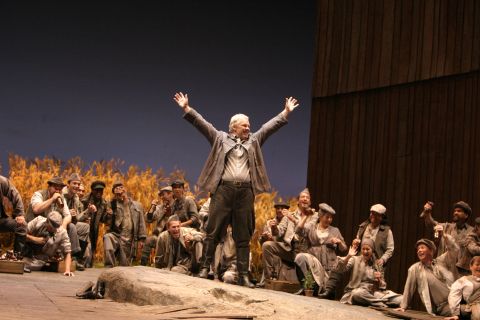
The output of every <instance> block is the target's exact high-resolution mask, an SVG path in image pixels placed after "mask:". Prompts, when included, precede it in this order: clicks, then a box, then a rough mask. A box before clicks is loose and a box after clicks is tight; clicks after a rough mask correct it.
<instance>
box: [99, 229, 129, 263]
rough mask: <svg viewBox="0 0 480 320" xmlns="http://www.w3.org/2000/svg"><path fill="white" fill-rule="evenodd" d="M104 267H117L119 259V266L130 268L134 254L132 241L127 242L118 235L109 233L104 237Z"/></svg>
mask: <svg viewBox="0 0 480 320" xmlns="http://www.w3.org/2000/svg"><path fill="white" fill-rule="evenodd" d="M103 248H104V253H103V257H104V260H105V261H104V265H105V267H113V266H115V261H116V258H117V257H118V265H120V266H129V265H130V259H131V254H132V241H131V240H129V241H125V240H123V239H122V238H121V237H119V236H118V235H117V234H115V233H112V232H109V233H106V234H105V235H104V236H103Z"/></svg>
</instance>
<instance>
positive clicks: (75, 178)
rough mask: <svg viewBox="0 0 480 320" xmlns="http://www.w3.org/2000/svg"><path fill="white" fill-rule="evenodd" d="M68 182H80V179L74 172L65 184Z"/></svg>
mask: <svg viewBox="0 0 480 320" xmlns="http://www.w3.org/2000/svg"><path fill="white" fill-rule="evenodd" d="M70 181H82V178H81V177H80V175H79V174H78V173H76V172H74V173H72V174H71V175H70V176H69V177H68V180H67V182H68V183H70Z"/></svg>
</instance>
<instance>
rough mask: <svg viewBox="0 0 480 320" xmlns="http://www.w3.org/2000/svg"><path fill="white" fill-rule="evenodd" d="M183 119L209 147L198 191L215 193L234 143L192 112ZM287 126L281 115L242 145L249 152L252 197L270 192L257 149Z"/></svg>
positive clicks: (225, 134) (261, 159)
mask: <svg viewBox="0 0 480 320" xmlns="http://www.w3.org/2000/svg"><path fill="white" fill-rule="evenodd" d="M184 118H185V120H187V121H188V122H190V123H191V124H192V125H193V126H194V127H195V128H197V129H198V130H199V131H200V132H201V133H202V134H203V135H204V136H205V137H206V138H207V139H208V141H209V142H210V144H211V145H212V149H211V150H210V154H209V156H208V159H207V161H206V162H205V165H204V167H203V170H202V173H201V174H200V177H199V178H198V182H197V184H198V186H199V187H200V189H201V190H204V191H208V192H211V193H214V192H215V190H216V189H217V186H218V184H219V183H220V180H221V178H222V174H223V171H224V169H225V157H226V155H227V154H228V152H229V151H230V150H231V149H232V148H233V147H235V142H234V141H233V140H231V139H229V138H228V133H227V132H224V131H219V130H217V129H215V127H214V126H213V125H212V124H211V123H209V122H208V121H207V120H205V119H204V118H203V117H202V116H201V115H200V114H199V113H198V112H197V111H195V110H194V109H193V108H191V110H190V111H189V112H187V113H185V115H184ZM287 122H288V121H287V119H286V118H285V117H284V116H283V115H282V114H281V113H280V114H279V115H277V116H276V117H274V118H273V119H271V120H270V121H268V122H266V123H265V124H263V126H262V127H261V128H260V129H259V130H258V131H257V132H255V133H253V134H251V135H250V137H249V138H248V140H247V141H246V142H245V143H243V146H244V147H245V148H246V149H247V152H248V163H249V165H250V179H251V182H252V188H253V192H254V194H259V193H262V192H267V191H268V190H269V189H270V181H269V180H268V177H267V172H266V170H265V163H264V161H263V155H262V150H261V148H260V147H261V146H262V145H263V143H264V142H265V140H267V138H268V137H269V136H270V135H271V134H272V133H274V132H275V131H277V130H278V129H280V128H281V127H282V126H284V125H286V124H287Z"/></svg>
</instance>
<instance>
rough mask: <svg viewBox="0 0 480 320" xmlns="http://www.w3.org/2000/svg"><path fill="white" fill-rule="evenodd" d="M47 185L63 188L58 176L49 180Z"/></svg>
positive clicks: (63, 184)
mask: <svg viewBox="0 0 480 320" xmlns="http://www.w3.org/2000/svg"><path fill="white" fill-rule="evenodd" d="M47 183H48V184H56V185H59V186H65V183H63V180H62V178H60V177H59V176H56V177H53V178H50V179H49V180H48V181H47Z"/></svg>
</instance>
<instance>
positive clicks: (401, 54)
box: [313, 0, 480, 97]
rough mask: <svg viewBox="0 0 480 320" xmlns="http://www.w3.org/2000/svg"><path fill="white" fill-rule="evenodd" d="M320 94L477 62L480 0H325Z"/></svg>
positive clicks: (321, 1)
mask: <svg viewBox="0 0 480 320" xmlns="http://www.w3.org/2000/svg"><path fill="white" fill-rule="evenodd" d="M317 3H318V6H317V7H318V14H317V17H318V19H317V20H318V23H317V54H316V61H315V64H316V67H315V74H314V81H313V82H314V84H313V96H314V97H325V96H330V95H334V94H339V93H347V92H354V91H361V90H366V89H372V88H379V87H385V86H390V85H395V84H400V83H407V82H412V81H418V80H425V79H430V78H435V77H440V76H446V75H452V74H457V73H464V72H469V71H471V70H477V69H478V68H479V66H480V2H479V1H476V0H318V1H317Z"/></svg>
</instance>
